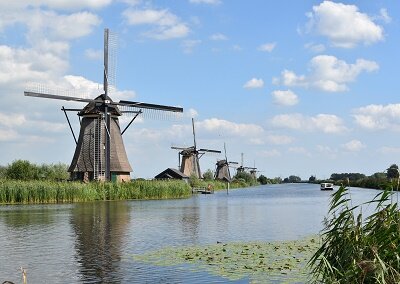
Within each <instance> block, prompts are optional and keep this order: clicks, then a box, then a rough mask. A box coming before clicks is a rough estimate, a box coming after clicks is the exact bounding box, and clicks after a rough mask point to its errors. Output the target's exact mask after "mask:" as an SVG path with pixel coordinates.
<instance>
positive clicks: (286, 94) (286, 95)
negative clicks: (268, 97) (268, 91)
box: [272, 90, 299, 106]
mask: <svg viewBox="0 0 400 284" xmlns="http://www.w3.org/2000/svg"><path fill="white" fill-rule="evenodd" d="M272 96H273V97H274V100H275V103H276V104H278V105H282V106H294V105H296V104H297V103H298V102H299V98H298V97H297V95H296V94H295V93H294V92H292V91H291V90H287V91H280V90H277V91H273V92H272Z"/></svg>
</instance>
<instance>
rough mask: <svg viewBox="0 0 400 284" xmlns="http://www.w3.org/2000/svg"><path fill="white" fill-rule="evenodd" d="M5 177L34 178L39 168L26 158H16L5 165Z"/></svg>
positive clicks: (17, 178) (36, 177)
mask: <svg viewBox="0 0 400 284" xmlns="http://www.w3.org/2000/svg"><path fill="white" fill-rule="evenodd" d="M6 178H8V179H16V180H34V179H38V178H39V168H38V167H37V166H36V165H35V164H31V163H30V162H29V161H27V160H16V161H14V162H12V163H11V165H9V166H8V167H7V170H6Z"/></svg>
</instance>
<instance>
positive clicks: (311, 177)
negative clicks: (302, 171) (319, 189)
mask: <svg viewBox="0 0 400 284" xmlns="http://www.w3.org/2000/svg"><path fill="white" fill-rule="evenodd" d="M316 180H317V178H316V177H315V176H310V177H309V178H308V182H311V183H312V182H315V181H316Z"/></svg>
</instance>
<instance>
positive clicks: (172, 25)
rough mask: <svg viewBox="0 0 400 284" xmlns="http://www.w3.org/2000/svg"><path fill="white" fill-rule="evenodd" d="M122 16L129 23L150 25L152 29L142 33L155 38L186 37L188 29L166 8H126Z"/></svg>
mask: <svg viewBox="0 0 400 284" xmlns="http://www.w3.org/2000/svg"><path fill="white" fill-rule="evenodd" d="M123 16H124V18H125V19H126V21H127V23H128V24H129V25H151V26H154V29H152V30H150V31H147V32H145V33H144V34H143V35H144V36H146V37H148V38H153V39H157V40H168V39H175V38H182V37H186V36H187V35H188V34H189V32H190V29H189V27H188V26H187V25H186V24H185V23H183V22H182V21H181V20H180V19H179V18H178V17H177V16H176V15H174V14H173V13H171V12H169V11H168V10H166V9H164V10H155V9H145V10H138V9H132V8H130V9H127V10H125V11H124V12H123Z"/></svg>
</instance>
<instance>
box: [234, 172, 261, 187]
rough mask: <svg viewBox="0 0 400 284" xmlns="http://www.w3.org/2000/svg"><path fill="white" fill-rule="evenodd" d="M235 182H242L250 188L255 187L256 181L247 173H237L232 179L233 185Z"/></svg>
mask: <svg viewBox="0 0 400 284" xmlns="http://www.w3.org/2000/svg"><path fill="white" fill-rule="evenodd" d="M235 182H237V183H241V182H242V183H244V184H248V185H250V186H254V185H257V180H256V179H255V178H254V176H253V175H251V174H250V173H247V172H237V173H236V175H235V176H234V177H233V183H235Z"/></svg>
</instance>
